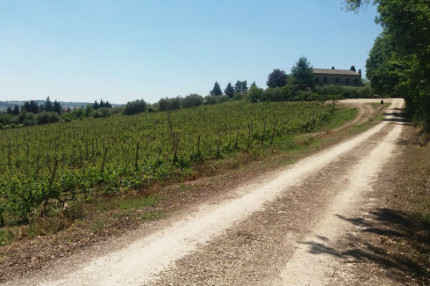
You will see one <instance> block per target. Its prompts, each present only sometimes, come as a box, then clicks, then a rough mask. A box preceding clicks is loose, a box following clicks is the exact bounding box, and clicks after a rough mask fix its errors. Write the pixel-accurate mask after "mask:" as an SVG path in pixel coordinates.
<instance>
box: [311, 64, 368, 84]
mask: <svg viewBox="0 0 430 286" xmlns="http://www.w3.org/2000/svg"><path fill="white" fill-rule="evenodd" d="M312 71H313V72H314V75H315V85H323V84H340V85H351V86H360V85H361V70H358V73H357V72H355V71H354V70H337V69H335V68H334V67H333V68H331V69H312Z"/></svg>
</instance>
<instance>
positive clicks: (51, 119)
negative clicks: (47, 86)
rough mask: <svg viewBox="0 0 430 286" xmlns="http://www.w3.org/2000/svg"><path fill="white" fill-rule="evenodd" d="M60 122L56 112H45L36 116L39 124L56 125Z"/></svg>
mask: <svg viewBox="0 0 430 286" xmlns="http://www.w3.org/2000/svg"><path fill="white" fill-rule="evenodd" d="M58 121H60V115H59V114H58V113H57V112H54V111H45V112H42V113H38V114H37V115H36V122H37V124H47V123H55V122H58Z"/></svg>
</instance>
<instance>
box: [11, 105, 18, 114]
mask: <svg viewBox="0 0 430 286" xmlns="http://www.w3.org/2000/svg"><path fill="white" fill-rule="evenodd" d="M18 114H19V106H18V105H16V104H15V106H14V107H13V110H12V115H18Z"/></svg>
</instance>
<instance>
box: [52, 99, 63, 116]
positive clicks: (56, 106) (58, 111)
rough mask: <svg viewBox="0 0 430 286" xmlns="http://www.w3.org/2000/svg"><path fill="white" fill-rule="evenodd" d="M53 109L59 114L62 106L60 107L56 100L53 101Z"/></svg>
mask: <svg viewBox="0 0 430 286" xmlns="http://www.w3.org/2000/svg"><path fill="white" fill-rule="evenodd" d="M53 109H54V110H53V111H54V112H57V113H58V114H61V111H62V107H61V104H60V103H59V102H58V101H56V100H55V101H54V106H53Z"/></svg>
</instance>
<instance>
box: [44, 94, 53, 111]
mask: <svg viewBox="0 0 430 286" xmlns="http://www.w3.org/2000/svg"><path fill="white" fill-rule="evenodd" d="M43 110H44V111H53V110H54V106H53V105H52V102H51V100H50V99H49V96H48V97H47V98H46V100H45V104H44V106H43Z"/></svg>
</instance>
